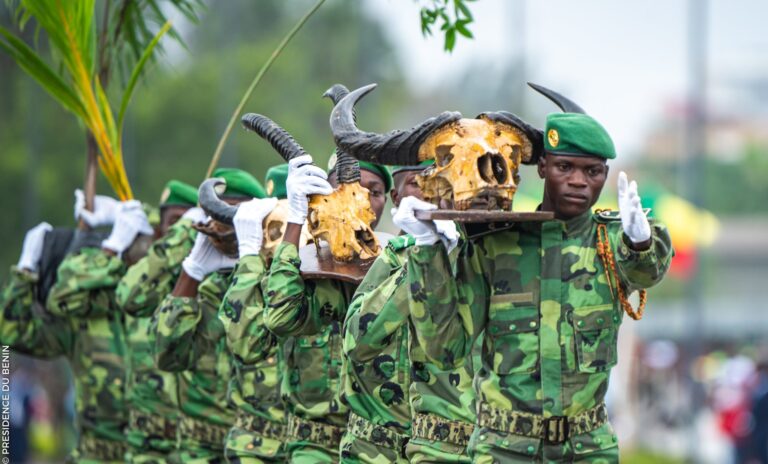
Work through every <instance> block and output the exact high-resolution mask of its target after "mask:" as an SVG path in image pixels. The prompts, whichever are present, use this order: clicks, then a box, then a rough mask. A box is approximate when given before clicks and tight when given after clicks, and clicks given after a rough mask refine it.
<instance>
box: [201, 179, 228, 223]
mask: <svg viewBox="0 0 768 464" xmlns="http://www.w3.org/2000/svg"><path fill="white" fill-rule="evenodd" d="M219 185H227V182H226V181H225V180H224V179H222V178H220V177H213V178H211V179H206V180H204V181H203V183H202V184H200V188H199V189H198V191H197V194H198V197H199V201H200V207H201V208H203V211H205V214H207V215H208V216H210V217H212V218H213V219H215V220H217V221H219V222H223V223H224V224H229V225H232V222H233V220H234V219H235V213H237V206H232V205H230V204H229V203H227V202H226V201H224V200H222V199H221V198H219V195H218V194H217V193H216V187H218V186H219Z"/></svg>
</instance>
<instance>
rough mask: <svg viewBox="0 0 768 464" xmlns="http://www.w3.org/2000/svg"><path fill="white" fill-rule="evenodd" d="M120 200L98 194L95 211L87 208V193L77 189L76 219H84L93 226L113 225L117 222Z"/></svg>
mask: <svg viewBox="0 0 768 464" xmlns="http://www.w3.org/2000/svg"><path fill="white" fill-rule="evenodd" d="M119 209H120V202H119V201H118V200H115V199H114V198H111V197H108V196H104V195H96V196H95V197H94V198H93V211H88V210H87V209H85V195H84V194H83V191H82V190H80V189H77V190H75V220H76V221H77V220H79V219H82V220H83V221H85V223H86V224H88V225H89V226H91V227H99V226H111V225H112V224H114V223H115V218H116V217H117V212H118V210H119Z"/></svg>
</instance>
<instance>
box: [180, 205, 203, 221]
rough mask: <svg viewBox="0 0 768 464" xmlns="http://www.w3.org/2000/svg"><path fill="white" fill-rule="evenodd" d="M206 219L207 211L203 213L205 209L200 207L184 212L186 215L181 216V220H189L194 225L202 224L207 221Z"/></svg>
mask: <svg viewBox="0 0 768 464" xmlns="http://www.w3.org/2000/svg"><path fill="white" fill-rule="evenodd" d="M205 218H206V215H205V211H203V208H200V207H199V206H195V207H193V208H189V209H188V210H186V211H185V212H184V214H182V215H181V219H189V220H190V221H192V224H198V223H201V222H203V221H205Z"/></svg>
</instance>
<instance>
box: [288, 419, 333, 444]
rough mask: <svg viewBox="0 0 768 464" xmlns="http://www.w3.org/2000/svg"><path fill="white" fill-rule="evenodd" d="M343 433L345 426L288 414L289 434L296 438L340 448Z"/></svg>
mask: <svg viewBox="0 0 768 464" xmlns="http://www.w3.org/2000/svg"><path fill="white" fill-rule="evenodd" d="M343 434H344V427H339V426H337V425H331V424H324V423H322V422H316V421H311V420H305V419H301V418H299V417H296V416H294V415H293V414H290V415H289V416H288V436H289V437H290V438H293V439H296V440H300V441H311V442H313V443H317V444H319V445H324V446H327V447H329V448H338V446H339V443H340V442H341V436H342V435H343Z"/></svg>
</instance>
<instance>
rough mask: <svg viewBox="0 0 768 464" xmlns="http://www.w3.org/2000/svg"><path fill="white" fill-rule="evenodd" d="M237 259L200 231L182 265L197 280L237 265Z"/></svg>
mask: <svg viewBox="0 0 768 464" xmlns="http://www.w3.org/2000/svg"><path fill="white" fill-rule="evenodd" d="M236 263H237V260H236V259H234V258H230V257H229V256H224V255H223V254H221V252H220V251H219V250H217V249H216V247H214V246H213V244H212V243H211V242H210V240H208V236H207V235H205V234H203V233H198V234H197V238H195V244H194V245H193V246H192V251H190V252H189V255H188V256H187V257H186V258H184V261H182V263H181V267H182V268H183V269H184V272H186V273H187V275H188V276H190V277H192V278H193V279H195V280H197V281H202V280H203V279H205V276H207V275H208V274H210V273H212V272H216V271H218V270H219V269H225V268H230V267H235V264H236Z"/></svg>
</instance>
